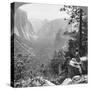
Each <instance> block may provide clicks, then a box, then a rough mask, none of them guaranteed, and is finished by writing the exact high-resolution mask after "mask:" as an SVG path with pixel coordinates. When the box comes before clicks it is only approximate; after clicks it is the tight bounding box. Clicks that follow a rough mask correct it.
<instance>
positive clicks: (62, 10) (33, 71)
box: [10, 2, 88, 88]
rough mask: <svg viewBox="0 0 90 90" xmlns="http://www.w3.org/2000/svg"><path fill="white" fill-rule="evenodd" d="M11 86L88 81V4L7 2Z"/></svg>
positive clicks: (83, 82)
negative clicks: (9, 5) (8, 9)
mask: <svg viewBox="0 0 90 90" xmlns="http://www.w3.org/2000/svg"><path fill="white" fill-rule="evenodd" d="M10 8H11V12H10V13H11V17H10V18H11V36H10V38H11V86H12V87H15V88H24V87H43V86H58V85H59V86H60V85H76V84H87V83H88V6H77V5H62V4H39V3H30V2H29V3H25V2H14V3H11V7H10Z"/></svg>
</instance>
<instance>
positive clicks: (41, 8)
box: [20, 4, 68, 20]
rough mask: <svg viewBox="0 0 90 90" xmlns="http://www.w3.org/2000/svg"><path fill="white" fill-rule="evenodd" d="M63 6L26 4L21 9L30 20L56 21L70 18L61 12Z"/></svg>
mask: <svg viewBox="0 0 90 90" xmlns="http://www.w3.org/2000/svg"><path fill="white" fill-rule="evenodd" d="M61 7H63V5H52V4H51V5H50V4H25V5H22V6H21V7H20V9H22V10H24V11H25V12H26V13H27V17H28V19H31V18H37V19H40V20H44V19H47V20H54V19H59V18H64V17H68V15H67V14H66V13H65V12H60V8H61Z"/></svg>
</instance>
